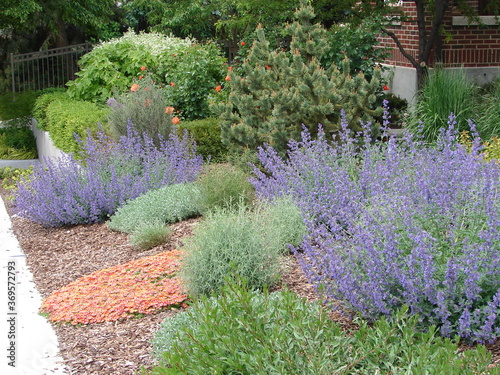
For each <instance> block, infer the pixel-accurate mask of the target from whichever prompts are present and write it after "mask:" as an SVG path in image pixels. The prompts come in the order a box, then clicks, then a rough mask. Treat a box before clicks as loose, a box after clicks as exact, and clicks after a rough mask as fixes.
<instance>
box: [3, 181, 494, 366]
mask: <svg viewBox="0 0 500 375" xmlns="http://www.w3.org/2000/svg"><path fill="white" fill-rule="evenodd" d="M0 195H1V196H2V198H3V200H4V202H5V204H6V206H7V210H8V212H9V213H10V214H11V219H12V226H13V230H14V233H15V235H16V236H17V238H18V240H19V243H20V246H21V248H22V249H23V251H24V253H25V254H26V259H27V263H28V266H29V268H30V271H31V272H32V274H33V278H34V281H35V283H36V285H37V288H38V290H39V291H40V294H41V295H42V297H43V298H46V297H48V296H49V295H50V294H51V293H52V292H54V291H56V290H58V289H59V288H61V287H63V286H66V285H67V284H69V283H70V282H72V281H74V280H76V279H78V278H79V277H81V276H85V275H88V274H90V273H92V272H94V271H97V270H100V269H104V268H108V267H111V266H115V265H119V264H123V263H126V262H128V261H131V260H135V259H138V258H141V257H144V256H149V255H155V254H158V253H161V252H164V251H169V250H173V249H176V248H181V247H182V239H183V238H185V237H186V236H189V235H190V234H191V231H192V228H193V226H195V225H196V223H197V222H198V220H197V219H191V220H187V221H184V222H181V223H178V224H175V225H173V226H172V227H173V229H174V231H173V235H172V239H171V241H170V242H169V243H167V244H164V245H161V246H157V247H154V248H152V249H150V250H148V251H138V250H136V249H134V248H133V247H132V246H131V245H130V244H129V243H128V236H127V235H126V234H123V233H118V232H113V231H111V230H109V229H108V228H107V226H106V225H105V224H91V225H78V226H73V227H64V228H45V227H43V226H41V225H39V224H36V223H34V222H32V221H30V220H27V219H23V218H20V217H19V216H16V215H15V211H14V210H13V208H12V206H11V204H10V201H9V200H8V199H7V194H6V192H5V191H4V190H2V189H0ZM284 269H285V270H286V272H285V273H284V277H283V285H286V286H287V287H288V288H289V289H290V290H292V291H294V292H296V293H297V294H299V295H301V296H303V297H305V298H307V299H308V300H317V299H318V296H317V294H316V293H315V291H314V289H313V287H312V286H311V285H310V284H309V283H308V282H307V279H306V278H305V276H304V274H303V273H302V270H301V269H300V266H299V265H298V263H297V261H296V259H295V258H294V257H293V256H290V257H288V258H287V260H286V261H285V264H284ZM178 311H180V310H179V309H173V310H166V311H162V312H160V313H158V314H155V315H146V316H143V317H141V318H132V319H125V320H121V321H117V322H108V323H98V324H90V325H71V324H53V326H54V329H55V331H56V334H57V337H58V340H59V346H60V352H61V356H62V357H63V359H64V365H65V366H66V367H67V368H68V369H69V371H70V372H69V374H73V375H80V374H82V375H83V374H85V375H94V374H95V375H101V374H106V375H107V374H116V375H118V374H119V375H129V374H138V373H140V371H141V369H143V368H146V369H149V368H151V366H152V365H154V363H155V362H154V359H153V357H152V346H151V344H150V341H151V339H152V338H153V335H154V333H155V332H156V331H157V330H158V328H159V325H160V323H161V322H162V321H163V320H164V319H165V318H167V317H171V316H173V315H175V314H176V313H177V312H178ZM330 316H331V317H332V319H334V320H336V321H338V322H339V323H340V324H341V325H342V326H343V327H345V328H352V327H353V325H352V323H351V322H350V320H349V319H348V318H346V317H344V316H342V315H340V314H338V313H331V315H330ZM489 349H490V350H491V351H492V353H493V356H494V362H495V363H500V344H494V345H489Z"/></svg>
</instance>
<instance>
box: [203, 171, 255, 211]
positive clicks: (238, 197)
mask: <svg viewBox="0 0 500 375" xmlns="http://www.w3.org/2000/svg"><path fill="white" fill-rule="evenodd" d="M248 178H249V175H248V174H247V173H245V172H243V171H242V170H241V169H239V168H237V167H234V166H232V165H230V164H214V165H208V166H207V167H206V168H205V171H204V172H203V173H202V174H201V175H200V176H199V177H198V180H197V181H196V183H197V184H198V186H199V188H200V196H199V199H198V200H199V201H198V205H199V207H200V209H201V211H202V213H206V212H208V211H210V210H213V209H216V208H229V209H231V208H234V207H236V206H238V205H239V204H240V203H243V204H250V203H251V202H252V200H253V198H254V187H253V186H252V184H251V183H250V182H249V180H248Z"/></svg>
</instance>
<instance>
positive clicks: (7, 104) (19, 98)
mask: <svg viewBox="0 0 500 375" xmlns="http://www.w3.org/2000/svg"><path fill="white" fill-rule="evenodd" d="M35 100H36V93H35V92H34V91H25V92H21V93H6V94H3V95H0V121H6V120H11V119H15V118H19V117H26V116H31V115H32V111H33V106H34V105H35Z"/></svg>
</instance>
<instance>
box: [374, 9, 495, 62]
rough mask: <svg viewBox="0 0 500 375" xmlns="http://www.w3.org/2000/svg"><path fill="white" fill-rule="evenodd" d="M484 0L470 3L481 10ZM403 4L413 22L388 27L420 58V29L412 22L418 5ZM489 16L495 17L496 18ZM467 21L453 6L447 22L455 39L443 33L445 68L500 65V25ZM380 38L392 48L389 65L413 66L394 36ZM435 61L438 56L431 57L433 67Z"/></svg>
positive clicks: (408, 50)
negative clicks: (481, 2)
mask: <svg viewBox="0 0 500 375" xmlns="http://www.w3.org/2000/svg"><path fill="white" fill-rule="evenodd" d="M480 1H481V0H470V3H471V5H472V6H474V8H475V9H476V10H477V9H480V8H478V7H479V5H480V4H479V2H480ZM401 7H402V9H403V11H404V13H405V14H406V15H407V16H408V17H409V18H410V21H408V22H401V24H400V25H395V26H393V27H391V28H388V29H389V30H391V31H393V32H394V33H395V34H396V36H397V37H398V39H399V40H400V41H401V43H402V45H403V46H404V48H405V50H406V51H407V52H408V53H409V54H411V55H412V56H413V57H415V59H416V60H417V61H418V30H417V24H416V21H412V20H416V16H417V12H416V8H415V4H414V3H413V2H412V1H403V2H402V4H401ZM480 12H482V10H481V11H480ZM489 19H491V20H492V19H493V17H489ZM464 21H465V20H463V19H462V15H461V14H460V13H459V12H458V11H457V9H455V8H452V9H450V10H449V11H448V12H447V14H446V16H445V19H444V23H443V24H444V27H445V30H446V31H447V32H448V33H449V34H450V35H451V39H450V40H449V41H445V40H444V37H443V36H441V40H442V62H443V65H444V67H450V68H451V67H462V66H463V67H500V27H499V25H498V24H493V25H486V26H484V25H483V26H479V25H467V24H466V21H465V22H464ZM464 23H465V24H464ZM379 40H380V42H381V44H382V45H384V46H388V47H390V48H391V51H390V56H389V58H388V59H387V60H386V63H387V64H390V65H396V66H401V67H412V64H411V63H410V62H409V61H408V60H407V59H406V58H405V57H404V56H403V55H402V54H401V52H400V51H399V49H398V47H397V46H396V44H395V43H394V41H393V40H392V39H391V38H390V37H388V36H385V35H383V36H380V38H379ZM434 60H435V59H434V56H431V59H430V61H429V65H430V66H433V64H434Z"/></svg>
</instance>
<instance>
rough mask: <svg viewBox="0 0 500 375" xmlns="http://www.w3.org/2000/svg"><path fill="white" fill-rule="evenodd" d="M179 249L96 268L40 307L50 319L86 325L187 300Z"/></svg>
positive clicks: (156, 309)
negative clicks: (182, 283)
mask: <svg viewBox="0 0 500 375" xmlns="http://www.w3.org/2000/svg"><path fill="white" fill-rule="evenodd" d="M181 255H182V253H181V251H180V250H173V251H166V252H163V253H160V254H157V255H153V256H149V257H144V258H140V259H138V260H133V261H131V262H128V263H125V264H122V265H118V266H113V267H110V268H106V269H104V270H100V271H96V272H94V273H92V274H90V275H88V276H84V277H81V278H79V279H77V280H75V281H73V282H72V283H70V284H68V285H67V286H65V287H63V288H61V289H59V290H57V291H55V292H53V293H52V294H51V295H50V296H49V297H47V298H46V299H45V300H44V301H43V303H42V306H41V308H40V310H41V312H43V313H47V314H48V315H49V319H50V320H51V321H53V322H70V323H72V324H78V323H80V324H89V323H100V322H110V321H116V320H120V319H125V318H130V317H133V316H134V315H136V314H153V313H156V312H158V311H160V310H161V309H163V308H168V307H171V306H179V305H181V306H183V304H184V302H185V300H186V299H187V296H186V294H185V293H184V292H183V291H182V287H181V282H180V279H179V277H178V276H177V271H178V270H179V267H180V262H181Z"/></svg>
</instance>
